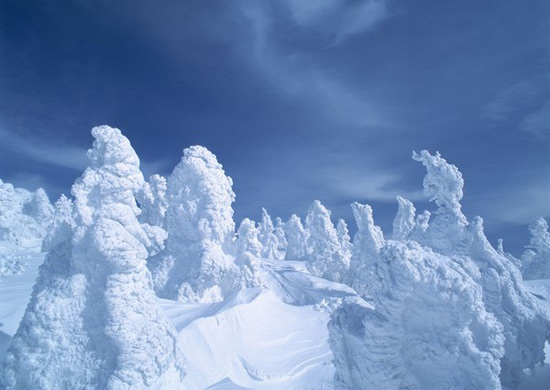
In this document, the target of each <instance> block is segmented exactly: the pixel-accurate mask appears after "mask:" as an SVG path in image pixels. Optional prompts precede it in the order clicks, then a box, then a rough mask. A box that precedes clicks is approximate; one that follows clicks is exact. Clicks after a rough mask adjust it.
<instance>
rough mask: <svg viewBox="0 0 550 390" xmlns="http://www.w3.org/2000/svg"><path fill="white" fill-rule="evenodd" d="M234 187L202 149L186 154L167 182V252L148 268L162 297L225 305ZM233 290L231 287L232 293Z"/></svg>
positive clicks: (199, 147)
mask: <svg viewBox="0 0 550 390" xmlns="http://www.w3.org/2000/svg"><path fill="white" fill-rule="evenodd" d="M232 185H233V182H232V180H231V178H230V177H228V176H226V175H225V172H224V170H223V167H222V165H221V164H220V163H219V162H218V161H217V159H216V156H215V155H214V154H212V153H211V152H210V151H209V150H208V149H206V148H204V147H202V146H191V147H190V148H187V149H185V150H184V151H183V157H182V159H181V161H180V163H179V164H178V165H177V166H176V167H175V168H174V171H173V172H172V174H171V175H170V177H169V178H168V183H167V191H166V199H167V202H168V209H167V210H166V217H165V228H166V230H167V231H168V239H167V240H166V248H165V250H164V251H162V252H161V253H159V254H158V255H157V256H155V257H154V258H152V259H151V260H150V262H149V264H148V265H149V267H150V269H151V270H152V272H153V278H154V282H155V289H156V291H157V293H158V294H159V295H160V296H162V297H164V298H169V299H175V300H182V301H191V302H215V301H220V300H222V299H223V295H224V289H226V282H227V283H230V281H227V280H225V279H227V277H226V273H227V271H228V270H229V269H230V268H231V266H232V259H231V258H230V257H229V256H227V254H226V253H227V252H231V251H233V243H232V239H233V236H234V235H235V222H234V221H233V208H232V206H231V204H232V203H233V202H234V201H235V194H234V192H233V190H232ZM227 288H229V287H227Z"/></svg>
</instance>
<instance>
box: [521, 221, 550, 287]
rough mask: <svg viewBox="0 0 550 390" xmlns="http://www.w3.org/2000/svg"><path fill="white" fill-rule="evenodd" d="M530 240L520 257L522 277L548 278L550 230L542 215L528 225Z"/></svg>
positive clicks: (549, 272) (549, 275) (549, 270)
mask: <svg viewBox="0 0 550 390" xmlns="http://www.w3.org/2000/svg"><path fill="white" fill-rule="evenodd" d="M529 231H530V232H531V240H530V242H529V246H528V247H527V250H526V251H525V253H524V254H523V256H522V257H521V270H522V273H523V279H525V280H533V279H550V232H548V223H546V220H545V219H544V218H542V217H540V218H537V219H536V220H535V221H534V222H533V223H532V224H531V225H530V226H529Z"/></svg>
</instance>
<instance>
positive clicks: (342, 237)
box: [336, 218, 352, 259]
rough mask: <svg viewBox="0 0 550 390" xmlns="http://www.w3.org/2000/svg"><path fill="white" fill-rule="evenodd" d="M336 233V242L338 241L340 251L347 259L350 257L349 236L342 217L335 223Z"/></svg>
mask: <svg viewBox="0 0 550 390" xmlns="http://www.w3.org/2000/svg"><path fill="white" fill-rule="evenodd" d="M336 234H337V235H338V242H340V247H341V248H342V253H343V254H344V256H346V257H347V258H348V259H351V247H352V245H351V238H350V236H349V230H348V225H347V224H346V221H344V220H343V219H342V218H340V219H339V220H338V222H337V223H336Z"/></svg>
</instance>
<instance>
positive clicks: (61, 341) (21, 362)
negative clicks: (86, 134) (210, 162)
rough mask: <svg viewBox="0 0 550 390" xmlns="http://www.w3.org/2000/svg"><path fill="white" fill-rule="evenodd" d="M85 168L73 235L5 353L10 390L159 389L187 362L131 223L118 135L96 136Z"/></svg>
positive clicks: (129, 187) (133, 171)
mask: <svg viewBox="0 0 550 390" xmlns="http://www.w3.org/2000/svg"><path fill="white" fill-rule="evenodd" d="M92 135H93V136H94V138H95V141H94V145H93V148H92V149H90V151H89V152H88V156H89V158H90V166H89V167H88V168H87V169H86V171H85V172H84V173H83V175H82V176H81V177H80V178H79V179H78V180H77V181H76V182H75V184H74V186H73V188H72V194H73V196H74V198H75V202H74V214H73V216H74V222H75V226H74V228H72V229H58V230H57V231H56V237H55V238H54V239H52V243H56V244H55V245H54V246H53V247H52V248H51V249H50V252H49V253H48V254H47V256H46V259H45V261H44V264H43V265H42V266H41V267H40V272H39V276H38V279H37V281H36V284H35V286H34V288H33V293H32V296H31V301H30V303H29V305H28V307H27V310H26V312H25V315H24V317H23V320H22V321H21V324H20V326H19V329H18V330H17V333H16V334H15V336H14V338H13V341H12V343H11V346H10V348H9V350H8V352H7V356H6V362H5V370H4V371H5V372H4V377H3V383H4V386H5V387H7V388H106V389H129V388H143V389H145V388H160V387H163V386H164V385H166V384H167V383H169V382H170V380H176V383H177V381H179V380H180V379H181V376H182V375H183V358H182V355H181V353H180V352H179V349H178V347H177V342H176V332H175V329H174V328H173V327H172V325H171V324H170V323H169V322H168V320H167V319H166V317H165V316H164V314H163V312H162V310H161V308H160V306H159V305H158V302H157V298H156V297H155V295H154V292H153V290H152V281H151V276H150V274H149V272H148V270H147V268H146V257H147V248H146V247H147V246H149V245H150V241H149V239H148V236H147V233H146V232H145V231H144V230H143V228H142V226H141V225H140V224H139V222H138V220H137V216H138V214H139V208H138V207H137V204H136V202H135V194H136V192H137V191H138V190H139V188H141V187H142V186H143V176H142V174H141V172H140V170H139V159H138V157H137V156H136V154H135V152H134V150H133V149H132V147H131V146H130V143H129V141H128V139H126V138H125V137H124V136H123V135H122V134H121V133H120V131H119V130H118V129H113V128H110V127H108V126H101V127H96V128H94V129H92Z"/></svg>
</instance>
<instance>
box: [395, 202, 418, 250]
mask: <svg viewBox="0 0 550 390" xmlns="http://www.w3.org/2000/svg"><path fill="white" fill-rule="evenodd" d="M397 203H398V205H399V208H398V210H397V215H396V216H395V219H394V220H393V235H392V238H393V239H394V240H406V239H408V238H409V236H410V235H411V233H412V232H413V230H414V228H415V226H416V222H415V217H416V209H415V208H414V205H413V204H412V202H411V201H410V200H408V199H405V198H402V197H400V196H398V197H397Z"/></svg>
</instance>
